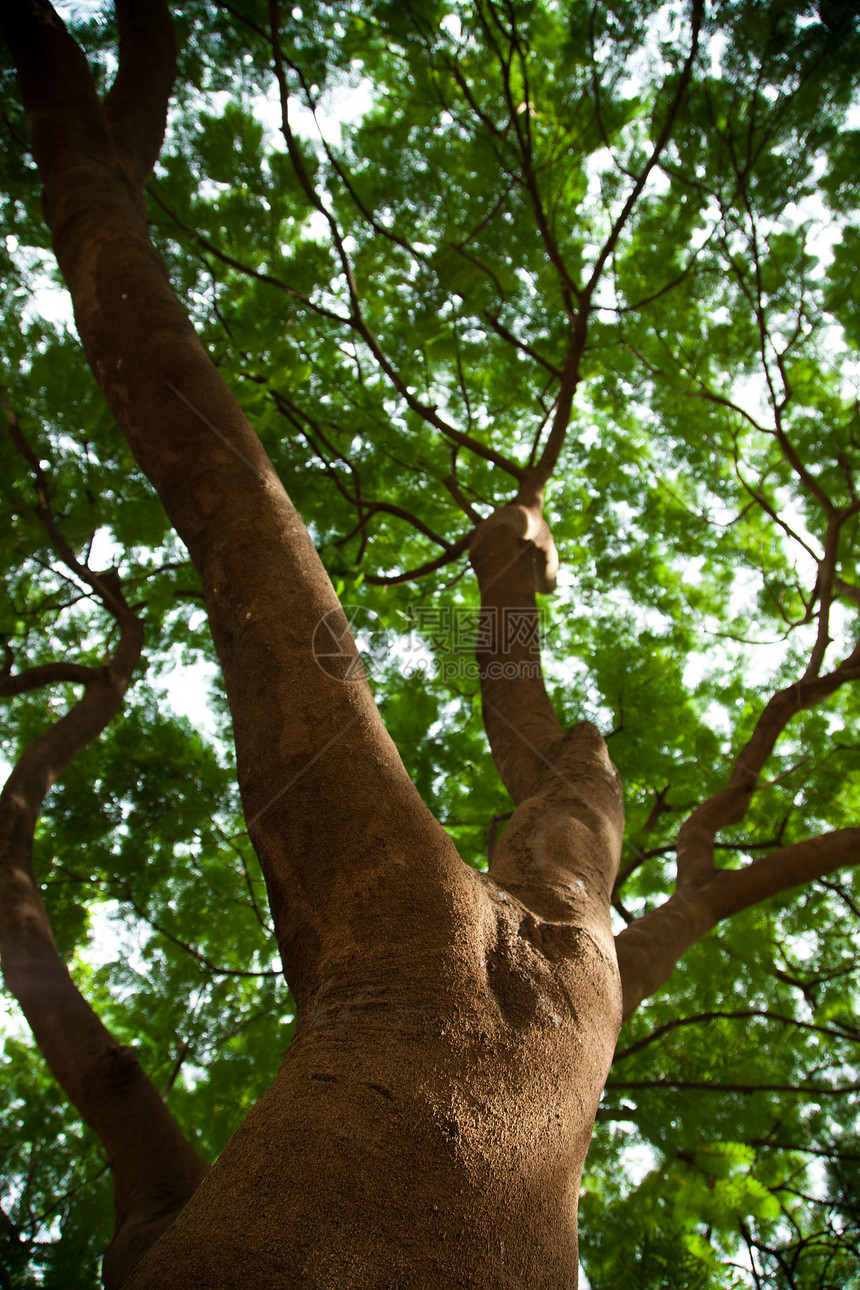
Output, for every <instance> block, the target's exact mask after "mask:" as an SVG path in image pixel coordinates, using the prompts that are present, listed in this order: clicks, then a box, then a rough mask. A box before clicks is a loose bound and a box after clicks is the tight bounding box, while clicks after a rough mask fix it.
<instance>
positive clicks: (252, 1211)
mask: <svg viewBox="0 0 860 1290" xmlns="http://www.w3.org/2000/svg"><path fill="white" fill-rule="evenodd" d="M129 11H130V12H133V13H134V14H135V15H137V16H139V15H140V14H141V13H142V14H143V15H144V16H145V18H146V22H145V24H144V25H145V26H146V28H147V30H149V31H150V33H152V32H153V31H156V32H157V30H158V23H159V22H161V23H166V22H167V14H166V10H165V7H164V6H163V5H161V4H159V3H152V4H149V5H141V6H129ZM4 14H5V19H6V27H7V31H8V34H9V38H10V42H11V44H12V46H13V49H14V51H15V54H16V59H17V62H18V66H19V71H20V77H21V84H22V90H23V96H24V101H25V105H26V107H27V110H28V115H29V119H30V126H31V131H32V137H33V146H34V151H35V154H36V157H37V160H38V163H39V167H40V171H41V175H42V178H43V182H44V188H45V211H46V216H47V219H48V222H49V225H50V227H51V231H52V235H53V240H54V247H55V250H56V254H57V258H58V261H59V263H60V266H61V269H62V271H63V274H64V277H65V279H66V282H67V284H68V286H69V289H70V292H71V295H72V299H73V303H74V308H75V317H76V322H77V326H78V330H79V333H80V335H81V339H82V342H83V344H84V347H85V349H86V353H87V357H88V360H89V362H90V365H91V367H92V369H93V371H94V373H95V374H96V377H97V379H98V380H99V382H100V384H101V386H102V389H103V391H104V393H105V396H106V398H107V399H108V402H109V404H110V406H111V409H112V411H113V413H114V415H115V417H116V419H117V421H118V423H119V425H120V427H121V429H122V431H123V433H124V434H125V436H126V438H127V440H128V442H129V444H130V446H131V447H132V450H133V451H134V453H135V455H136V457H137V459H138V461H139V463H140V465H141V467H142V468H143V470H144V471H145V472H146V474H147V475H148V476H149V478H150V480H151V481H152V483H153V485H154V486H155V488H156V489H157V491H158V493H159V495H160V497H161V498H162V500H163V502H164V505H165V507H166V508H167V511H168V513H169V515H170V517H171V519H172V521H173V523H174V524H175V526H176V528H177V531H178V532H179V534H180V536H181V537H182V539H183V541H184V542H185V544H186V546H187V547H188V550H189V552H190V554H191V557H192V559H193V561H194V563H195V565H196V567H197V570H198V572H199V575H200V578H201V582H202V585H203V588H204V594H205V597H206V604H207V609H208V613H209V619H210V623H211V628H212V634H213V638H214V641H215V644H216V648H217V650H218V654H219V657H220V660H221V664H222V668H223V673H224V680H225V685H226V689H227V694H228V696H229V699H230V704H231V710H232V713H233V719H234V729H235V738H236V747H237V756H238V767H239V781H240V787H241V791H242V798H243V803H244V807H245V811H246V818H247V820H248V824H249V830H250V833H251V836H252V839H253V841H254V844H255V846H256V848H257V851H258V854H259V856H260V859H261V862H262V866H263V870H264V873H265V876H266V881H267V884H268V890H269V895H270V902H271V906H272V912H273V916H274V920H275V925H276V928H277V932H278V939H279V944H280V947H281V951H282V956H283V960H284V965H285V969H286V972H287V975H288V979H289V980H290V983H291V985H292V987H293V990H294V993H295V996H296V1000H297V1006H298V1028H297V1035H296V1039H295V1041H294V1043H293V1044H292V1045H291V1047H290V1050H289V1053H288V1055H287V1057H286V1060H285V1062H284V1065H283V1068H282V1070H281V1072H280V1074H279V1076H278V1078H277V1079H276V1081H275V1082H274V1084H273V1085H272V1086H271V1087H270V1089H269V1090H268V1092H267V1094H266V1095H265V1096H264V1098H263V1099H262V1100H261V1102H260V1104H259V1105H258V1107H257V1108H256V1109H255V1110H254V1111H253V1112H252V1114H251V1115H250V1116H249V1118H248V1120H247V1121H246V1123H245V1124H244V1125H243V1127H242V1129H241V1130H240V1132H239V1133H238V1134H237V1135H236V1136H235V1138H234V1139H233V1140H232V1142H231V1143H230V1144H229V1145H228V1147H227V1148H226V1150H225V1151H224V1153H223V1155H222V1157H221V1159H220V1160H219V1161H218V1163H217V1165H216V1166H215V1168H214V1169H213V1171H212V1173H211V1174H210V1176H209V1178H208V1179H207V1180H206V1182H205V1184H204V1185H203V1186H202V1187H201V1188H200V1189H199V1190H198V1191H197V1193H196V1194H195V1196H194V1198H193V1199H192V1201H191V1202H190V1203H189V1204H188V1205H187V1206H186V1208H185V1209H184V1210H183V1212H182V1214H181V1215H180V1217H179V1219H178V1221H177V1222H175V1223H174V1224H173V1226H172V1227H171V1228H170V1229H169V1231H168V1232H167V1233H166V1234H165V1236H164V1237H162V1239H161V1240H160V1241H159V1242H158V1243H157V1245H156V1246H155V1247H154V1248H153V1249H152V1251H151V1252H150V1254H149V1255H148V1256H147V1258H146V1259H145V1260H144V1262H143V1263H142V1264H141V1265H140V1266H139V1267H138V1269H137V1270H136V1272H135V1273H133V1274H132V1276H131V1278H130V1279H129V1281H128V1283H127V1284H128V1286H129V1287H130V1288H131V1287H137V1288H138V1290H139V1288H140V1287H143V1286H152V1287H158V1290H166V1288H168V1287H171V1286H176V1287H180V1286H181V1287H183V1290H184V1288H185V1287H187V1286H189V1285H206V1286H207V1287H216V1286H231V1287H234V1286H235V1285H237V1284H239V1283H240V1282H241V1284H242V1286H243V1287H260V1288H261V1290H262V1288H263V1287H265V1288H266V1290H270V1288H271V1287H272V1286H275V1285H280V1286H308V1287H310V1286H319V1285H321V1284H337V1285H338V1286H339V1287H342V1288H345V1287H348V1286H353V1287H362V1290H369V1288H370V1287H372V1286H379V1287H382V1286H386V1287H388V1286H390V1285H391V1284H392V1283H396V1284H399V1285H403V1286H407V1285H415V1286H418V1285H421V1286H430V1285H432V1286H445V1285H449V1286H454V1285H457V1286H463V1285H475V1286H491V1285H492V1286H494V1287H495V1286H500V1285H511V1286H526V1285H528V1286H545V1287H547V1290H549V1287H552V1290H560V1288H562V1287H573V1286H574V1285H575V1283H576V1264H577V1260H576V1200H577V1193H578V1186H579V1178H580V1174H581V1170H582V1164H583V1159H584V1156H585V1151H586V1148H587V1143H588V1139H589V1136H590V1133H591V1128H592V1124H593V1120H594V1114H595V1110H596V1106H597V1101H598V1098H599V1095H600V1090H601V1088H602V1086H603V1082H604V1079H605V1076H606V1071H607V1069H608V1065H609V1061H610V1059H611V1054H612V1049H613V1046H614V1042H615V1036H616V1032H617V1025H618V1018H619V1005H620V996H619V988H618V979H617V971H616V968H615V961H614V952H613V948H612V942H611V937H610V935H609V930H608V915H607V910H608V892H609V890H610V889H611V885H612V878H613V872H614V865H615V864H616V863H617V854H618V845H617V833H616V829H617V824H618V821H619V820H620V815H619V812H620V796H619V793H618V787H617V783H616V782H615V778H614V776H613V774H612V773H611V771H610V770H609V769H608V763H607V762H606V759H605V751H604V750H603V747H602V741H601V740H600V739H599V736H597V735H596V732H594V731H592V730H591V729H590V728H585V729H584V730H582V731H578V732H577V733H576V734H575V735H574V736H573V737H572V738H570V739H564V738H561V737H560V738H559V739H558V740H557V746H555V745H554V746H553V747H550V743H552V742H553V741H552V740H550V741H549V742H548V741H547V739H546V738H545V737H544V735H543V733H542V732H540V731H537V730H534V731H533V730H531V727H529V730H528V731H527V732H525V738H524V739H521V740H520V748H519V752H518V753H517V752H516V751H509V753H508V754H507V756H506V760H507V762H508V764H509V765H510V766H511V767H512V770H511V773H512V775H513V776H514V779H515V781H516V783H517V785H518V796H519V797H520V799H521V806H520V814H519V815H518V817H515V819H514V820H513V821H512V822H511V828H510V829H509V834H510V836H509V838H508V837H507V836H506V840H504V843H503V845H502V846H501V847H500V848H499V852H498V856H497V860H496V867H497V871H498V873H499V875H500V877H501V882H500V881H497V880H496V879H495V878H494V877H489V878H485V877H482V876H479V875H477V874H475V873H474V872H473V871H471V870H469V869H467V868H466V867H465V866H464V865H463V864H462V863H461V861H460V860H459V858H458V857H457V855H456V853H455V851H454V849H453V846H452V844H451V842H450V840H449V839H448V837H447V835H446V834H445V833H444V830H443V829H442V828H441V826H440V825H439V824H438V823H437V822H436V821H435V820H434V819H433V818H432V816H431V815H430V813H429V812H428V811H427V809H426V807H425V806H424V805H423V803H422V802H421V801H420V799H419V797H418V795H417V793H416V791H415V789H414V787H413V785H412V784H411V782H410V780H409V779H408V776H407V775H406V773H405V770H404V768H403V766H402V764H401V762H400V759H399V757H398V755H397V752H396V749H395V748H394V746H393V744H392V743H391V740H390V738H389V737H388V735H387V733H386V731H385V730H384V727H383V726H382V723H381V721H380V719H379V716H378V714H377V711H376V708H375V705H374V704H373V701H372V698H371V695H370V692H369V689H368V687H367V686H366V684H365V683H364V682H363V681H360V680H355V679H354V673H353V672H352V670H351V669H350V668H349V667H348V666H345V668H344V676H343V678H342V679H336V678H335V677H332V676H331V675H328V674H327V673H326V672H323V671H322V670H321V669H320V668H319V667H318V666H317V663H316V661H315V659H314V656H313V651H312V640H313V633H314V629H315V627H316V625H317V624H318V623H319V622H320V620H321V619H322V618H323V617H324V616H326V615H332V614H333V615H335V616H336V615H337V614H338V613H339V612H340V611H339V608H338V605H337V600H336V597H335V595H334V592H333V590H332V588H331V585H330V583H329V580H328V578H327V576H326V574H325V572H324V570H323V568H322V566H321V564H320V562H319V559H318V557H317V554H316V552H315V550H314V548H313V545H312V543H311V541H310V539H309V537H308V535H307V533H306V531H305V529H304V526H303V525H302V523H301V520H300V519H299V517H298V515H297V514H296V512H295V510H294V509H293V507H292V505H291V503H290V501H289V499H288V497H287V495H286V493H285V492H284V490H283V487H282V485H281V484H280V481H279V480H278V479H277V478H276V476H275V474H274V471H273V469H272V467H271V464H270V463H269V461H268V460H267V458H266V456H265V453H264V452H263V450H262V447H261V445H260V444H259V441H258V440H257V438H256V436H255V435H254V433H253V431H252V430H251V428H250V426H249V425H248V423H247V422H246V420H245V418H244V416H243V415H242V413H241V410H240V409H239V407H238V405H237V404H236V402H235V400H234V399H233V397H232V396H231V394H230V392H229V391H228V390H227V389H226V387H225V386H224V384H223V382H222V380H221V378H220V377H219V375H218V374H217V372H216V370H215V369H214V367H213V366H212V364H211V362H210V361H209V359H208V357H207V356H206V354H205V353H204V351H203V349H202V347H201V346H200V343H199V341H198V340H197V337H196V335H195V334H194V332H193V329H192V327H191V325H190V323H189V321H188V319H187V317H186V315H185V313H184V311H183V310H182V308H181V306H180V305H179V304H178V302H177V301H176V299H175V297H174V295H173V294H172V292H171V290H170V287H169V284H168V282H167V278H166V274H165V272H164V269H163V266H162V264H161V261H160V259H159V257H158V255H157V253H156V251H155V250H154V248H153V246H152V244H151V242H150V241H149V238H148V236H147V231H146V226H145V222H144V218H143V214H142V194H141V190H140V188H139V181H140V179H141V178H142V175H143V172H144V170H145V169H146V167H147V165H148V164H149V163H151V158H152V155H153V139H154V137H155V134H156V133H157V131H156V130H155V124H158V127H159V129H160V128H161V127H163V93H162V94H161V96H159V94H158V93H156V94H155V95H154V96H153V95H142V96H140V98H139V99H138V98H136V97H135V96H134V95H131V94H127V93H122V94H120V93H119V91H118V90H117V91H115V92H113V94H112V98H109V100H108V109H107V111H104V110H103V109H102V107H101V105H100V104H99V102H98V100H97V98H96V96H95V94H94V91H93V89H92V84H91V81H90V78H89V74H88V71H87V68H86V64H85V61H84V59H83V57H82V55H81V54H80V51H79V50H78V49H77V48H76V46H75V45H74V43H73V42H72V41H71V40H70V39H69V38H68V36H67V35H66V34H65V32H64V31H63V29H62V27H61V26H60V24H59V23H58V21H57V20H56V19H55V18H54V17H53V16H52V12H51V11H50V10H49V9H48V8H47V6H44V5H42V4H40V3H32V4H31V3H25V2H24V0H7V3H6V5H5V8H4ZM127 26H128V24H127ZM132 37H133V33H132ZM132 37H130V38H129V40H130V43H129V40H127V41H126V45H125V52H124V49H123V47H121V50H120V56H121V66H120V74H119V77H118V82H117V84H118V85H119V84H120V82H121V81H122V80H123V76H124V72H123V65H122V59H123V57H126V58H128V57H129V50H130V49H132V50H133V48H134V40H133V38H132ZM153 40H154V45H153V50H154V54H153V61H158V59H159V57H160V58H162V59H164V58H165V57H166V55H165V54H164V50H165V49H166V48H167V47H168V46H167V43H166V41H165V40H164V38H163V35H162V36H158V37H157V38H156V37H155V36H153ZM159 51H160V52H159ZM132 76H133V73H132V71H129V73H128V77H129V80H131V78H132ZM156 79H157V80H158V81H159V84H161V85H163V83H164V76H163V75H161V74H160V73H159V75H158V76H157V77H156ZM156 113H160V121H159V122H157V123H154V121H153V119H152V118H153V117H154V115H155V114H156ZM138 114H139V115H140V118H141V119H137V118H138ZM142 336H145V337H146V338H147V343H146V344H145V345H141V344H140V343H139V341H140V338H141V337H142ZM225 497H229V499H230V505H229V508H225V506H224V498H225ZM490 527H492V526H490ZM488 531H489V530H488ZM510 532H511V528H510V524H509V523H508V522H507V518H505V520H504V522H502V523H500V524H498V525H497V530H496V535H495V536H492V537H490V536H488V537H487V538H486V540H485V541H483V542H482V543H481V547H482V550H483V552H484V555H485V557H486V561H487V562H489V563H493V562H494V561H497V560H498V558H499V553H500V551H503V552H506V551H507V547H508V544H509V540H510ZM515 538H516V541H517V542H519V541H520V536H519V535H518V534H515ZM518 549H519V548H518ZM503 558H507V556H506V555H504V557H503ZM482 560H483V556H480V557H477V562H478V564H479V565H480V564H481V562H482ZM523 567H526V566H523ZM504 585H505V584H504V580H502V583H500V588H501V587H503V586H504ZM517 594H518V588H515V587H512V588H509V589H507V590H506V592H505V595H506V597H507V599H505V603H508V604H510V603H516V598H517ZM530 594H531V603H532V604H533V603H534V580H533V579H532V588H531V592H530ZM510 596H513V597H514V600H513V602H512V601H511V600H510ZM330 621H331V620H330ZM335 621H336V619H335ZM342 627H343V634H344V635H345V632H346V624H345V620H344V621H343V624H342ZM338 634H339V635H340V634H341V633H340V632H338ZM350 678H352V679H350ZM541 688H542V687H541ZM487 697H488V703H492V704H493V706H494V707H498V711H499V712H500V713H501V714H502V720H503V721H507V722H512V723H513V724H514V725H516V723H517V721H518V720H519V719H520V717H521V715H524V714H525V711H526V709H525V708H523V709H521V710H520V709H510V708H509V710H508V712H507V713H506V712H505V711H504V706H499V705H497V704H496V702H495V700H494V699H493V698H492V697H490V696H489V695H488V696H487ZM497 697H498V696H497ZM502 702H503V701H502V700H501V698H500V699H499V704H502ZM544 702H545V696H544ZM505 706H506V705H505ZM560 734H561V732H560V731H559V736H560ZM533 736H534V737H533ZM518 738H519V736H518ZM534 749H537V750H538V757H537V761H535V760H534ZM518 760H519V761H522V762H523V763H524V764H523V766H522V767H518V766H516V765H515V763H516V762H517V761H518ZM580 775H584V776H585V777H586V778H588V777H591V778H593V779H594V780H595V783H596V784H598V787H599V791H600V792H601V793H602V794H604V795H606V794H607V793H608V795H609V798H610V799H611V807H610V810H611V813H612V818H613V820H614V821H615V825H614V826H613V829H611V830H610V833H609V834H608V835H607V834H606V833H605V829H604V821H603V820H602V819H600V818H597V816H595V815H594V812H593V811H592V812H590V810H589V808H587V807H584V806H583V801H582V794H581V792H580V791H579V790H578V789H577V788H576V783H575V781H576V778H577V777H578V776H580ZM549 854H552V863H551V864H549V865H548V864H547V861H546V857H547V856H548V855H549ZM506 887H507V888H509V890H506V889H505V888H506Z"/></svg>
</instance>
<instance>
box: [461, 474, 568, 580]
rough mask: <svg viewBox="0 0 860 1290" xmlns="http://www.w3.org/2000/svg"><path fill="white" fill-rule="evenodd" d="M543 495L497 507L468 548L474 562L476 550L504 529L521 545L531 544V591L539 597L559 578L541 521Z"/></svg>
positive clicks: (552, 544) (549, 536)
mask: <svg viewBox="0 0 860 1290" xmlns="http://www.w3.org/2000/svg"><path fill="white" fill-rule="evenodd" d="M542 507H543V493H542V492H540V491H535V492H532V493H531V494H526V496H525V497H523V493H522V491H521V493H520V497H519V498H518V499H517V501H515V502H510V503H509V504H508V505H507V506H500V507H499V509H498V510H496V511H493V513H492V515H488V516H487V518H486V519H485V520H482V521H481V523H480V524H479V525H478V526H477V528H476V529H475V532H474V534H473V536H472V542H471V545H470V552H471V555H472V559H473V562H474V560H475V558H476V557H477V555H478V552H479V549H480V548H481V547H482V546H483V545H484V543H485V542H487V540H488V539H491V538H492V536H493V533H494V531H495V530H497V529H499V528H500V527H502V526H503V525H504V526H507V527H508V528H511V529H513V530H514V532H515V533H516V535H517V537H518V538H519V539H520V541H522V542H529V543H531V545H532V547H533V548H534V559H533V560H532V569H533V572H534V583H535V585H534V589H535V591H539V592H540V593H541V594H542V595H548V594H549V593H550V592H551V591H555V583H556V576H557V574H558V564H559V560H558V551H557V550H556V547H555V542H554V541H553V537H552V533H551V532H550V530H549V525H548V524H547V522H546V520H545V519H544V517H543V510H542Z"/></svg>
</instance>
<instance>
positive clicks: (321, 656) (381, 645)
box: [312, 605, 391, 682]
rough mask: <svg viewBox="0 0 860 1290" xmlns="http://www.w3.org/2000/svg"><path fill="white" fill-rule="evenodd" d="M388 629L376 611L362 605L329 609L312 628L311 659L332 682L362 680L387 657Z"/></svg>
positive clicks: (389, 646)
mask: <svg viewBox="0 0 860 1290" xmlns="http://www.w3.org/2000/svg"><path fill="white" fill-rule="evenodd" d="M389 636H390V632H389V631H388V630H386V628H385V626H384V624H383V622H382V619H381V618H380V617H379V614H377V613H375V612H374V611H373V610H372V609H365V608H364V607H363V606H362V605H344V606H343V607H341V606H338V607H337V608H336V609H330V610H329V612H328V613H327V614H325V615H324V616H323V617H322V618H321V619H320V620H319V622H318V623H317V625H316V627H315V628H314V634H313V640H312V648H313V653H314V658H315V659H316V661H317V664H318V665H319V667H321V668H322V670H323V671H324V672H325V674H326V675H327V676H330V677H332V678H333V679H334V680H335V681H345V682H352V681H365V680H367V678H368V673H370V672H372V671H373V670H374V668H375V667H377V666H380V665H382V664H383V663H384V662H385V660H387V659H388V658H390V655H391V643H390V641H389V639H388V637H389Z"/></svg>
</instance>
